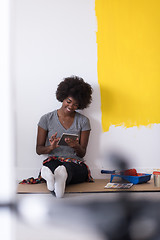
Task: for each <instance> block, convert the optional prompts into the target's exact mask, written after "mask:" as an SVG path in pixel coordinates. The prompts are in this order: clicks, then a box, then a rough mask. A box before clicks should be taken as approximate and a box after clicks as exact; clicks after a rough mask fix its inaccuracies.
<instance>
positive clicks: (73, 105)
mask: <svg viewBox="0 0 160 240" xmlns="http://www.w3.org/2000/svg"><path fill="white" fill-rule="evenodd" d="M62 108H63V111H64V112H65V113H66V114H72V113H74V111H75V110H77V109H78V103H77V101H76V100H75V99H74V98H73V97H67V98H66V99H64V100H63V104H62Z"/></svg>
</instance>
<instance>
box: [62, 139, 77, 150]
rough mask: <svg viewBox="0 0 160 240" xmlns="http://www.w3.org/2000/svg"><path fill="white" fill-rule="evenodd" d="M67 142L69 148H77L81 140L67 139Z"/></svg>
mask: <svg viewBox="0 0 160 240" xmlns="http://www.w3.org/2000/svg"><path fill="white" fill-rule="evenodd" d="M65 142H66V143H67V144H68V146H69V147H72V148H75V147H77V146H78V145H79V138H77V139H76V140H74V139H71V138H65Z"/></svg>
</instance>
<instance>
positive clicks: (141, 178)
mask: <svg viewBox="0 0 160 240" xmlns="http://www.w3.org/2000/svg"><path fill="white" fill-rule="evenodd" d="M151 175H152V174H145V173H137V176H130V175H121V174H111V179H110V182H112V180H113V178H114V177H120V178H122V179H123V180H126V181H128V182H130V183H133V184H138V183H145V182H148V181H149V180H150V179H151Z"/></svg>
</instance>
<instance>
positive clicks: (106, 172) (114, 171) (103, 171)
mask: <svg viewBox="0 0 160 240" xmlns="http://www.w3.org/2000/svg"><path fill="white" fill-rule="evenodd" d="M101 173H105V174H114V173H116V170H113V171H110V170H101Z"/></svg>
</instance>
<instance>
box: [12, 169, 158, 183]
mask: <svg viewBox="0 0 160 240" xmlns="http://www.w3.org/2000/svg"><path fill="white" fill-rule="evenodd" d="M39 170H40V169H38V168H16V179H17V180H22V179H25V178H29V177H34V178H36V177H38V174H39ZM90 170H91V174H92V177H93V178H95V179H106V178H107V179H108V178H110V174H102V173H101V169H97V168H96V169H95V168H90ZM136 170H137V172H139V173H148V174H152V173H153V171H160V169H157V168H154V169H151V168H136Z"/></svg>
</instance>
